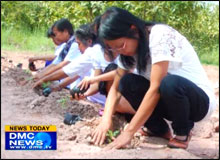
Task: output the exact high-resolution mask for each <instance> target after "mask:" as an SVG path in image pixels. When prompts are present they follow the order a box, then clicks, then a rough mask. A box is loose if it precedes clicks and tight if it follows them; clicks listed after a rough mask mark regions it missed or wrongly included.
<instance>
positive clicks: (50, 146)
mask: <svg viewBox="0 0 220 160" xmlns="http://www.w3.org/2000/svg"><path fill="white" fill-rule="evenodd" d="M5 149H6V150H56V149H57V132H56V126H54V125H49V126H36V125H34V126H32V125H19V126H17V125H16V126H14V125H6V126H5Z"/></svg>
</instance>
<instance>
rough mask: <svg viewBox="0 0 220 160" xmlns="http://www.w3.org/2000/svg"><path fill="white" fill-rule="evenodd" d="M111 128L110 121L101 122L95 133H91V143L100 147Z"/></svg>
mask: <svg viewBox="0 0 220 160" xmlns="http://www.w3.org/2000/svg"><path fill="white" fill-rule="evenodd" d="M111 128H112V121H108V122H106V121H101V123H100V124H99V125H98V127H97V128H96V129H95V131H94V132H93V133H92V142H93V144H95V145H102V144H103V143H104V141H105V138H106V133H107V132H108V130H109V129H111Z"/></svg>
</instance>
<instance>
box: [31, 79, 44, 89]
mask: <svg viewBox="0 0 220 160" xmlns="http://www.w3.org/2000/svg"><path fill="white" fill-rule="evenodd" d="M42 83H43V81H42V80H39V81H37V82H36V83H34V85H33V86H32V89H34V88H36V87H38V86H40V85H41V84H42Z"/></svg>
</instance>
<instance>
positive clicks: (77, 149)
mask: <svg viewBox="0 0 220 160" xmlns="http://www.w3.org/2000/svg"><path fill="white" fill-rule="evenodd" d="M8 57H9V56H4V57H1V63H2V65H1V71H2V72H1V81H2V83H1V93H2V95H1V99H2V106H1V110H2V114H1V118H2V122H1V126H2V128H4V126H5V125H10V124H11V125H18V124H20V125H27V124H29V125H30V124H32V125H56V127H57V150H56V151H54V152H53V154H51V152H47V151H46V152H43V151H39V152H34V151H13V153H15V154H11V153H12V152H11V151H6V150H4V148H5V146H4V134H5V133H4V129H2V133H1V135H2V139H1V140H2V144H1V146H2V157H3V158H25V157H31V158H174V159H175V158H189V159H192V158H218V157H219V133H218V131H217V129H216V128H217V126H218V125H219V105H218V107H217V109H216V111H215V112H214V113H213V115H212V116H211V117H210V118H209V119H207V120H204V121H202V122H199V123H196V124H195V127H194V129H193V135H194V136H193V137H192V140H191V142H190V144H189V147H188V149H187V150H182V149H179V150H178V149H170V148H168V147H167V146H166V144H167V141H166V140H163V139H161V138H157V137H145V136H142V135H140V134H136V135H135V137H134V138H133V140H132V143H131V145H130V147H129V148H128V149H123V150H114V151H109V152H103V151H102V150H101V148H102V147H104V146H105V145H106V144H105V145H103V146H102V147H101V148H100V147H97V146H94V145H91V144H90V143H89V142H90V140H91V137H90V133H91V131H92V130H93V129H94V128H95V127H96V126H97V125H98V123H99V121H100V120H101V117H100V116H99V115H98V111H99V109H100V108H101V106H100V105H98V104H94V103H91V102H89V101H87V100H81V101H74V100H73V101H72V100H70V98H69V96H70V94H69V91H68V90H65V89H63V90H62V91H60V92H52V93H51V94H50V95H49V96H48V97H44V96H43V95H39V94H37V93H36V92H35V91H34V90H32V85H33V84H34V82H33V80H32V78H31V77H32V74H31V72H29V70H28V69H27V63H25V62H23V58H24V57H22V58H21V60H18V57H19V56H17V57H16V56H14V58H16V60H14V59H13V56H11V57H9V58H8ZM26 60H27V58H26ZM15 61H17V62H16V63H15ZM19 63H22V64H23V66H22V67H21V68H19V65H18V64H19ZM17 65H18V67H17ZM204 68H205V69H206V70H207V69H208V71H207V73H208V76H209V78H210V79H211V82H212V84H213V86H214V87H215V91H216V98H217V99H218V98H219V92H218V90H219V89H218V79H219V76H218V68H216V67H210V66H204ZM41 91H42V90H41ZM41 91H40V92H41ZM218 102H219V101H218ZM67 112H69V113H71V114H76V115H80V117H81V118H82V121H78V122H77V123H76V124H74V125H66V124H64V123H63V120H64V115H65V113H67ZM113 124H114V127H115V128H114V130H122V129H123V128H124V126H125V125H126V121H125V119H124V117H123V116H122V115H120V114H116V115H115V116H114V118H113ZM41 153H43V154H41Z"/></svg>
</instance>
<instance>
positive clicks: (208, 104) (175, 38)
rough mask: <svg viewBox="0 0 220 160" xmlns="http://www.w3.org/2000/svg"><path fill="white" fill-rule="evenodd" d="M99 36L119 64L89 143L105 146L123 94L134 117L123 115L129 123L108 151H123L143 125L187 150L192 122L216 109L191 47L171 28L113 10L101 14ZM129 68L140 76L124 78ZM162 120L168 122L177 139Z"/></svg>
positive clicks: (174, 145)
mask: <svg viewBox="0 0 220 160" xmlns="http://www.w3.org/2000/svg"><path fill="white" fill-rule="evenodd" d="M98 33H99V37H100V39H102V40H103V42H104V43H105V46H106V48H107V49H108V50H110V51H112V52H115V53H120V63H119V64H118V66H119V67H118V69H117V75H116V76H115V79H114V82H113V85H112V87H111V89H110V92H109V94H108V97H107V100H106V105H105V110H104V115H103V118H102V121H101V122H100V124H99V125H98V127H97V128H96V129H95V130H94V132H93V133H92V141H93V142H94V143H95V144H97V145H101V144H103V142H104V140H105V136H106V133H107V131H108V130H109V129H110V127H111V125H112V114H114V111H115V110H116V108H117V102H118V101H119V100H120V97H121V96H122V95H123V96H124V97H125V98H126V99H127V100H128V101H129V103H130V104H131V106H132V107H133V109H135V111H136V113H135V114H134V115H130V117H127V119H129V118H130V123H129V125H128V126H127V127H126V129H125V130H124V131H123V132H122V133H121V134H120V135H119V136H118V137H117V138H116V139H115V140H114V142H112V143H111V144H109V145H108V146H107V149H112V148H116V149H118V148H122V147H124V146H125V145H126V144H128V143H129V142H130V141H131V139H132V137H133V135H134V133H135V132H136V131H137V130H138V129H139V128H140V127H141V126H142V125H145V126H146V127H147V129H148V131H147V132H146V133H147V134H148V135H154V136H160V137H163V138H166V139H168V140H169V142H168V146H169V147H174V148H183V149H186V148H187V147H188V144H189V141H190V138H191V136H192V134H191V129H192V128H193V126H194V123H195V122H198V121H201V120H202V119H204V118H205V117H207V116H209V115H210V114H211V112H212V111H213V110H214V109H215V107H216V104H215V103H216V102H215V96H214V92H213V89H212V87H211V85H210V82H209V80H208V78H207V75H206V73H205V71H204V69H203V67H202V65H201V63H200V61H199V58H198V56H197V54H196V52H195V50H194V49H193V47H192V45H191V44H190V43H189V42H188V40H187V39H186V38H185V37H184V36H183V35H181V34H180V33H179V32H178V31H176V30H175V29H173V28H172V27H170V26H168V25H165V24H157V23H151V22H144V21H142V20H141V19H139V18H138V17H136V16H134V15H133V14H131V13H130V12H128V11H126V10H123V9H120V8H117V7H111V8H109V9H107V10H106V12H105V13H104V14H103V15H102V18H101V21H100V26H99V32H98ZM133 68H137V71H138V73H139V74H140V75H137V74H133V73H128V74H126V73H127V72H128V70H130V69H133ZM164 119H167V120H169V121H171V122H172V124H171V127H172V129H173V131H174V134H175V137H173V135H172V134H171V131H170V128H169V126H168V124H167V122H166V121H165V120H164Z"/></svg>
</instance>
